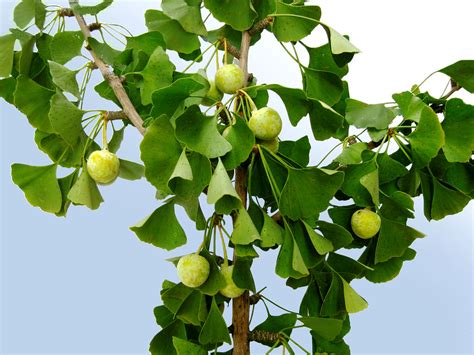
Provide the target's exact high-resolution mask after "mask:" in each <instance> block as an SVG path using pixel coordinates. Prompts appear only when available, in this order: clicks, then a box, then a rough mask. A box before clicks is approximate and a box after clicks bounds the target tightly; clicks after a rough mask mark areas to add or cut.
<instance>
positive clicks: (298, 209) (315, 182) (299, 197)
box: [279, 168, 344, 220]
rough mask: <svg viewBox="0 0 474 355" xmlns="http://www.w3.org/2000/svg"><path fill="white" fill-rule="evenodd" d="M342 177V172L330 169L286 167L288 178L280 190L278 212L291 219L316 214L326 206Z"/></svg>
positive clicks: (339, 184)
mask: <svg viewBox="0 0 474 355" xmlns="http://www.w3.org/2000/svg"><path fill="white" fill-rule="evenodd" d="M343 179H344V174H343V173H341V172H336V171H331V170H323V169H318V168H307V169H288V179H287V181H286V184H285V187H284V188H283V190H282V191H281V198H280V202H279V205H280V212H281V213H282V214H283V215H285V216H288V217H289V218H291V219H292V220H298V219H304V218H309V217H314V216H316V215H318V214H319V213H320V212H322V211H324V210H325V209H326V208H327V206H328V205H329V201H330V200H331V199H332V198H333V197H334V194H335V193H336V191H337V190H338V189H339V187H340V186H341V184H342V182H343ZM322 186H324V188H322ZM308 197H309V198H308Z"/></svg>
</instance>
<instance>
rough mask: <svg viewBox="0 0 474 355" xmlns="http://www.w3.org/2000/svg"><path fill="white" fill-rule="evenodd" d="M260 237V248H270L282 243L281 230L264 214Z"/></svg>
mask: <svg viewBox="0 0 474 355" xmlns="http://www.w3.org/2000/svg"><path fill="white" fill-rule="evenodd" d="M260 236H261V242H260V247H262V248H271V247H273V246H275V245H281V244H282V243H283V229H282V228H281V227H280V225H279V224H278V223H277V222H275V221H274V220H273V218H271V217H270V216H269V215H267V214H266V213H263V227H262V230H261V232H260Z"/></svg>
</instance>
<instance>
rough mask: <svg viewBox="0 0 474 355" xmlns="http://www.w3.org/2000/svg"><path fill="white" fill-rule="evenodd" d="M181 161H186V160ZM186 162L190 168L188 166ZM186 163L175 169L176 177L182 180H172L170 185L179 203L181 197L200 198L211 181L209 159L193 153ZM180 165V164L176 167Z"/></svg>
mask: <svg viewBox="0 0 474 355" xmlns="http://www.w3.org/2000/svg"><path fill="white" fill-rule="evenodd" d="M181 159H183V160H184V158H181ZM186 161H187V164H189V166H187V164H186ZM186 161H184V162H183V165H182V167H181V168H179V169H176V168H175V171H174V172H173V175H174V176H175V177H178V176H180V177H181V178H178V179H173V180H172V181H171V178H170V182H169V184H168V185H169V187H170V188H171V190H172V191H173V192H174V193H175V194H176V198H177V201H179V198H181V197H182V198H192V197H198V196H199V195H200V194H201V192H202V191H203V190H204V188H205V187H206V186H207V185H208V184H209V181H210V180H211V174H212V172H211V163H210V161H209V159H207V158H206V157H204V156H202V155H201V154H199V153H195V152H193V153H191V154H190V155H189V156H186ZM179 165H180V164H179V162H178V163H177V164H176V167H178V166H179ZM189 169H191V170H189Z"/></svg>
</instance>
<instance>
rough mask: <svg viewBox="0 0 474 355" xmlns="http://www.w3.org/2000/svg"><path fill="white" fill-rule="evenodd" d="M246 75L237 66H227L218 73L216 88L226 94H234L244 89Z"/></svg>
mask: <svg viewBox="0 0 474 355" xmlns="http://www.w3.org/2000/svg"><path fill="white" fill-rule="evenodd" d="M244 81H245V74H244V72H243V71H242V69H240V68H239V66H237V65H235V64H225V65H224V66H222V67H220V68H219V69H218V70H217V72H216V86H217V88H218V89H219V90H220V91H222V92H225V93H226V94H234V93H235V92H236V91H237V90H239V89H242V88H243V87H244V84H245V83H244Z"/></svg>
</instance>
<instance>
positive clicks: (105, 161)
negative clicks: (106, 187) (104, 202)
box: [87, 149, 120, 184]
mask: <svg viewBox="0 0 474 355" xmlns="http://www.w3.org/2000/svg"><path fill="white" fill-rule="evenodd" d="M119 170H120V160H119V158H117V156H116V155H115V154H114V153H111V152H109V151H108V150H106V149H102V150H96V151H94V152H92V153H91V155H89V159H87V172H88V173H89V176H90V177H91V178H92V179H94V180H95V182H97V183H99V184H110V183H111V182H112V181H114V180H115V179H116V178H117V176H118V174H119Z"/></svg>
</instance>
